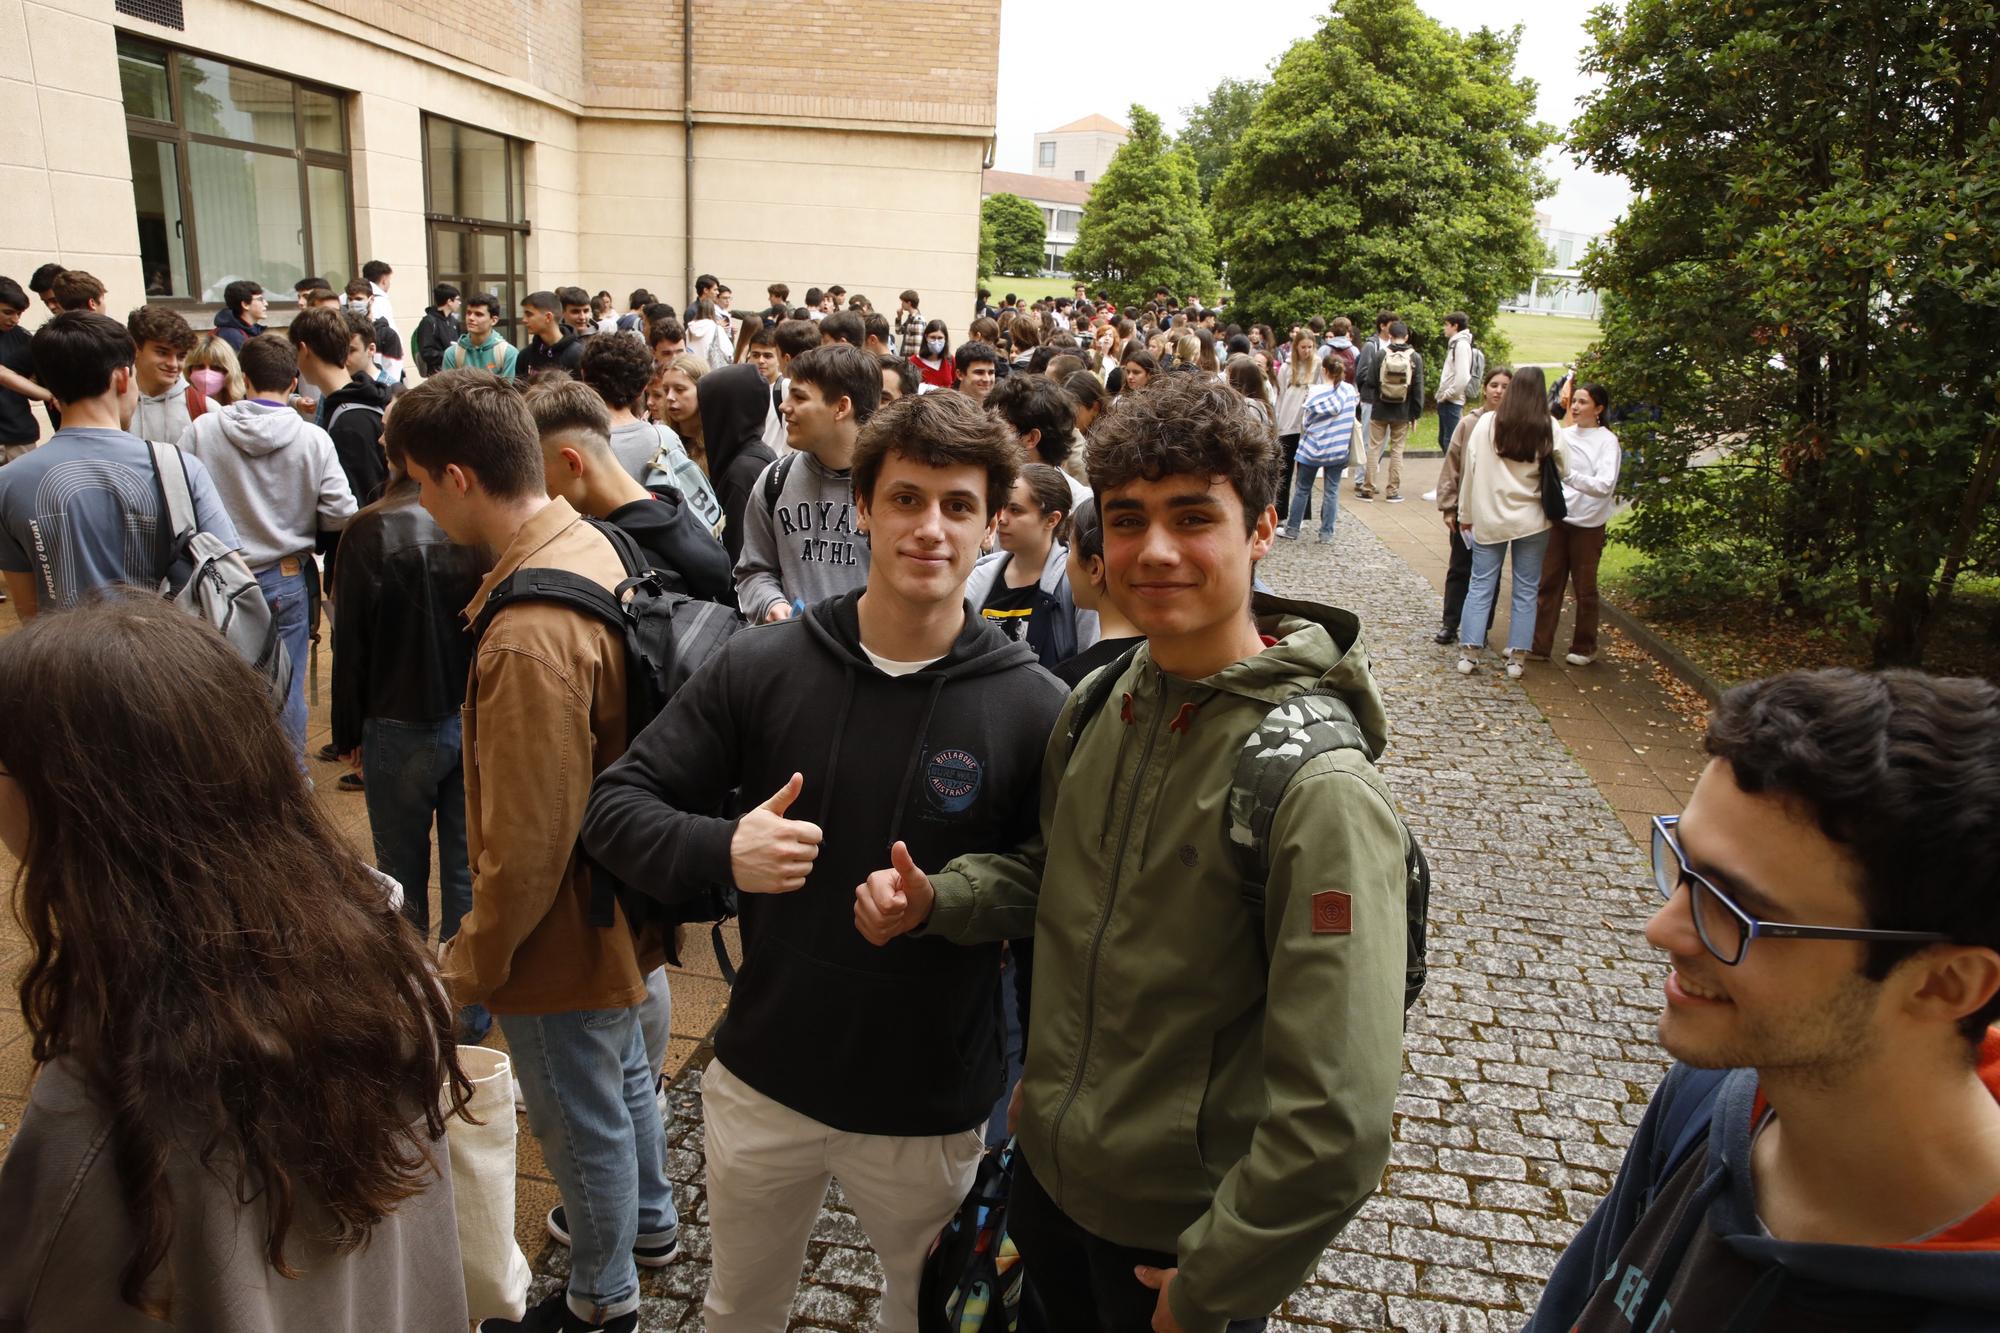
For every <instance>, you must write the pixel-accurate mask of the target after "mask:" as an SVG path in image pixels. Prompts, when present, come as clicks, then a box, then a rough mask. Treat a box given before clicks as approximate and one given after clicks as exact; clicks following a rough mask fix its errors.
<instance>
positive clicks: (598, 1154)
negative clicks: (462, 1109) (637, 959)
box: [500, 1005, 680, 1323]
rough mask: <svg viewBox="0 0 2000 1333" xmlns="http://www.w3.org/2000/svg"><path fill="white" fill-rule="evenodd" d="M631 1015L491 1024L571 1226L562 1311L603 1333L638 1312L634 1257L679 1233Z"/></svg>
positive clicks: (663, 1145)
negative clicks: (500, 1036) (637, 1249)
mask: <svg viewBox="0 0 2000 1333" xmlns="http://www.w3.org/2000/svg"><path fill="white" fill-rule="evenodd" d="M639 1009H640V1006H638V1005H634V1006H632V1007H631V1008H629V1009H580V1010H576V1011H575V1012H572V1013H566V1014H501V1015H500V1030H501V1031H502V1032H504V1033H506V1034H507V1048H508V1049H509V1050H510V1051H512V1052H513V1054H514V1076H515V1077H516V1078H518V1079H520V1080H521V1099H522V1100H523V1101H524V1102H526V1103H527V1106H528V1128H529V1129H530V1130H532V1131H534V1135H535V1138H536V1139H537V1140H539V1141H540V1143H541V1145H542V1160H543V1161H545V1162H547V1163H548V1167H549V1174H550V1175H551V1176H553V1177H554V1178H555V1182H556V1189H557V1190H558V1191H560V1192H561V1194H562V1201H563V1214H564V1218H565V1220H566V1221H567V1222H568V1223H569V1236H570V1250H569V1301H570V1308H571V1309H573V1310H575V1311H576V1312H577V1313H578V1314H579V1315H581V1316H583V1317H584V1318H586V1319H590V1320H593V1321H596V1322H600V1323H601V1322H604V1321H606V1320H609V1319H615V1318H617V1317H618V1316H620V1315H622V1314H625V1313H626V1312H628V1311H631V1310H636V1309H638V1308H639V1270H638V1267H637V1266H636V1265H635V1264H634V1263H633V1262H632V1247H633V1246H634V1245H636V1244H638V1243H640V1242H641V1241H644V1242H646V1243H647V1244H649V1245H662V1244H665V1243H666V1242H667V1241H668V1240H669V1239H670V1238H671V1237H672V1236H673V1235H674V1234H675V1233H676V1232H678V1231H679V1229H680V1215H679V1214H678V1213H677V1212H676V1211H675V1210H674V1192H673V1186H672V1185H670V1184H669V1183H668V1182H667V1174H666V1160H667V1135H666V1129H665V1127H664V1126H662V1125H661V1123H660V1109H659V1106H658V1104H657V1103H656V1102H655V1101H654V1100H653V1072H652V1070H651V1069H650V1068H648V1067H647V1063H646V1039H645V1035H644V1033H643V1032H642V1031H641V1028H640V1022H639Z"/></svg>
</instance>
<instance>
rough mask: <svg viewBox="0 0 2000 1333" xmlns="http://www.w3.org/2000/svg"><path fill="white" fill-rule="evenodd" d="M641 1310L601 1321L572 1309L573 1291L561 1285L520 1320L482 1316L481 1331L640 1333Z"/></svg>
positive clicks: (505, 1332) (531, 1307) (487, 1332)
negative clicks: (570, 1305) (598, 1322)
mask: <svg viewBox="0 0 2000 1333" xmlns="http://www.w3.org/2000/svg"><path fill="white" fill-rule="evenodd" d="M638 1327H639V1312H638V1311H637V1310H627V1311H626V1312H625V1313H624V1314H621V1315H617V1316H614V1317H613V1318H610V1319H607V1320H605V1321H604V1322H603V1323H601V1324H593V1323H591V1322H590V1321H589V1320H588V1319H584V1318H581V1317H579V1316H578V1315H577V1313H576V1311H574V1310H572V1309H570V1308H569V1292H567V1291H565V1290H564V1289H563V1288H561V1287H557V1288H556V1289H555V1290H554V1291H552V1292H550V1293H549V1294H548V1295H547V1296H545V1297H543V1298H542V1303H541V1304H540V1305H534V1306H530V1307H529V1308H528V1312H527V1313H526V1314H524V1315H522V1316H521V1317H520V1318H519V1319H482V1320H480V1321H479V1333H637V1330H638Z"/></svg>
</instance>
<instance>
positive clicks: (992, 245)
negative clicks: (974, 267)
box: [978, 205, 999, 278]
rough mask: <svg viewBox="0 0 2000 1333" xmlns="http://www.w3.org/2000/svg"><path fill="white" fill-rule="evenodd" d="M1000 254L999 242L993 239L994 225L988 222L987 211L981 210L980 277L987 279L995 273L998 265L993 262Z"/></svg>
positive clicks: (982, 207) (981, 208) (982, 208)
mask: <svg viewBox="0 0 2000 1333" xmlns="http://www.w3.org/2000/svg"><path fill="white" fill-rule="evenodd" d="M998 254H999V242H997V241H995V240H994V239H993V224H992V223H990V222H988V221H987V220H986V209H985V206H984V205H981V207H980V210H979V270H978V272H979V276H980V277H981V278H986V277H988V276H990V275H991V274H992V273H994V272H995V271H996V269H997V265H995V263H994V262H993V261H994V259H995V258H996V257H997V255H998Z"/></svg>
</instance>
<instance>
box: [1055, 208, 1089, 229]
mask: <svg viewBox="0 0 2000 1333" xmlns="http://www.w3.org/2000/svg"><path fill="white" fill-rule="evenodd" d="M1082 221H1083V214H1081V213H1079V212H1077V211H1076V210H1075V209H1073V208H1059V209H1057V210H1056V230H1057V231H1075V230H1076V228H1077V224H1078V223H1080V222H1082Z"/></svg>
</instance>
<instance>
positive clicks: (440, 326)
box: [417, 282, 465, 375]
mask: <svg viewBox="0 0 2000 1333" xmlns="http://www.w3.org/2000/svg"><path fill="white" fill-rule="evenodd" d="M458 302H459V292H458V288H457V287H454V286H453V285H452V284H451V283H448V282H441V283H439V284H438V285H437V286H435V287H433V288H431V308H430V309H428V310H426V311H424V317H423V319H422V320H421V321H420V322H419V323H418V324H417V363H418V364H419V365H421V366H422V367H423V371H424V374H426V375H435V374H437V373H438V372H439V371H440V370H443V369H444V354H445V349H447V348H449V347H450V346H451V345H452V344H453V343H455V342H457V341H458V340H459V336H460V335H461V334H463V333H464V332H465V329H464V328H463V327H462V326H461V325H460V324H459V322H458Z"/></svg>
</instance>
